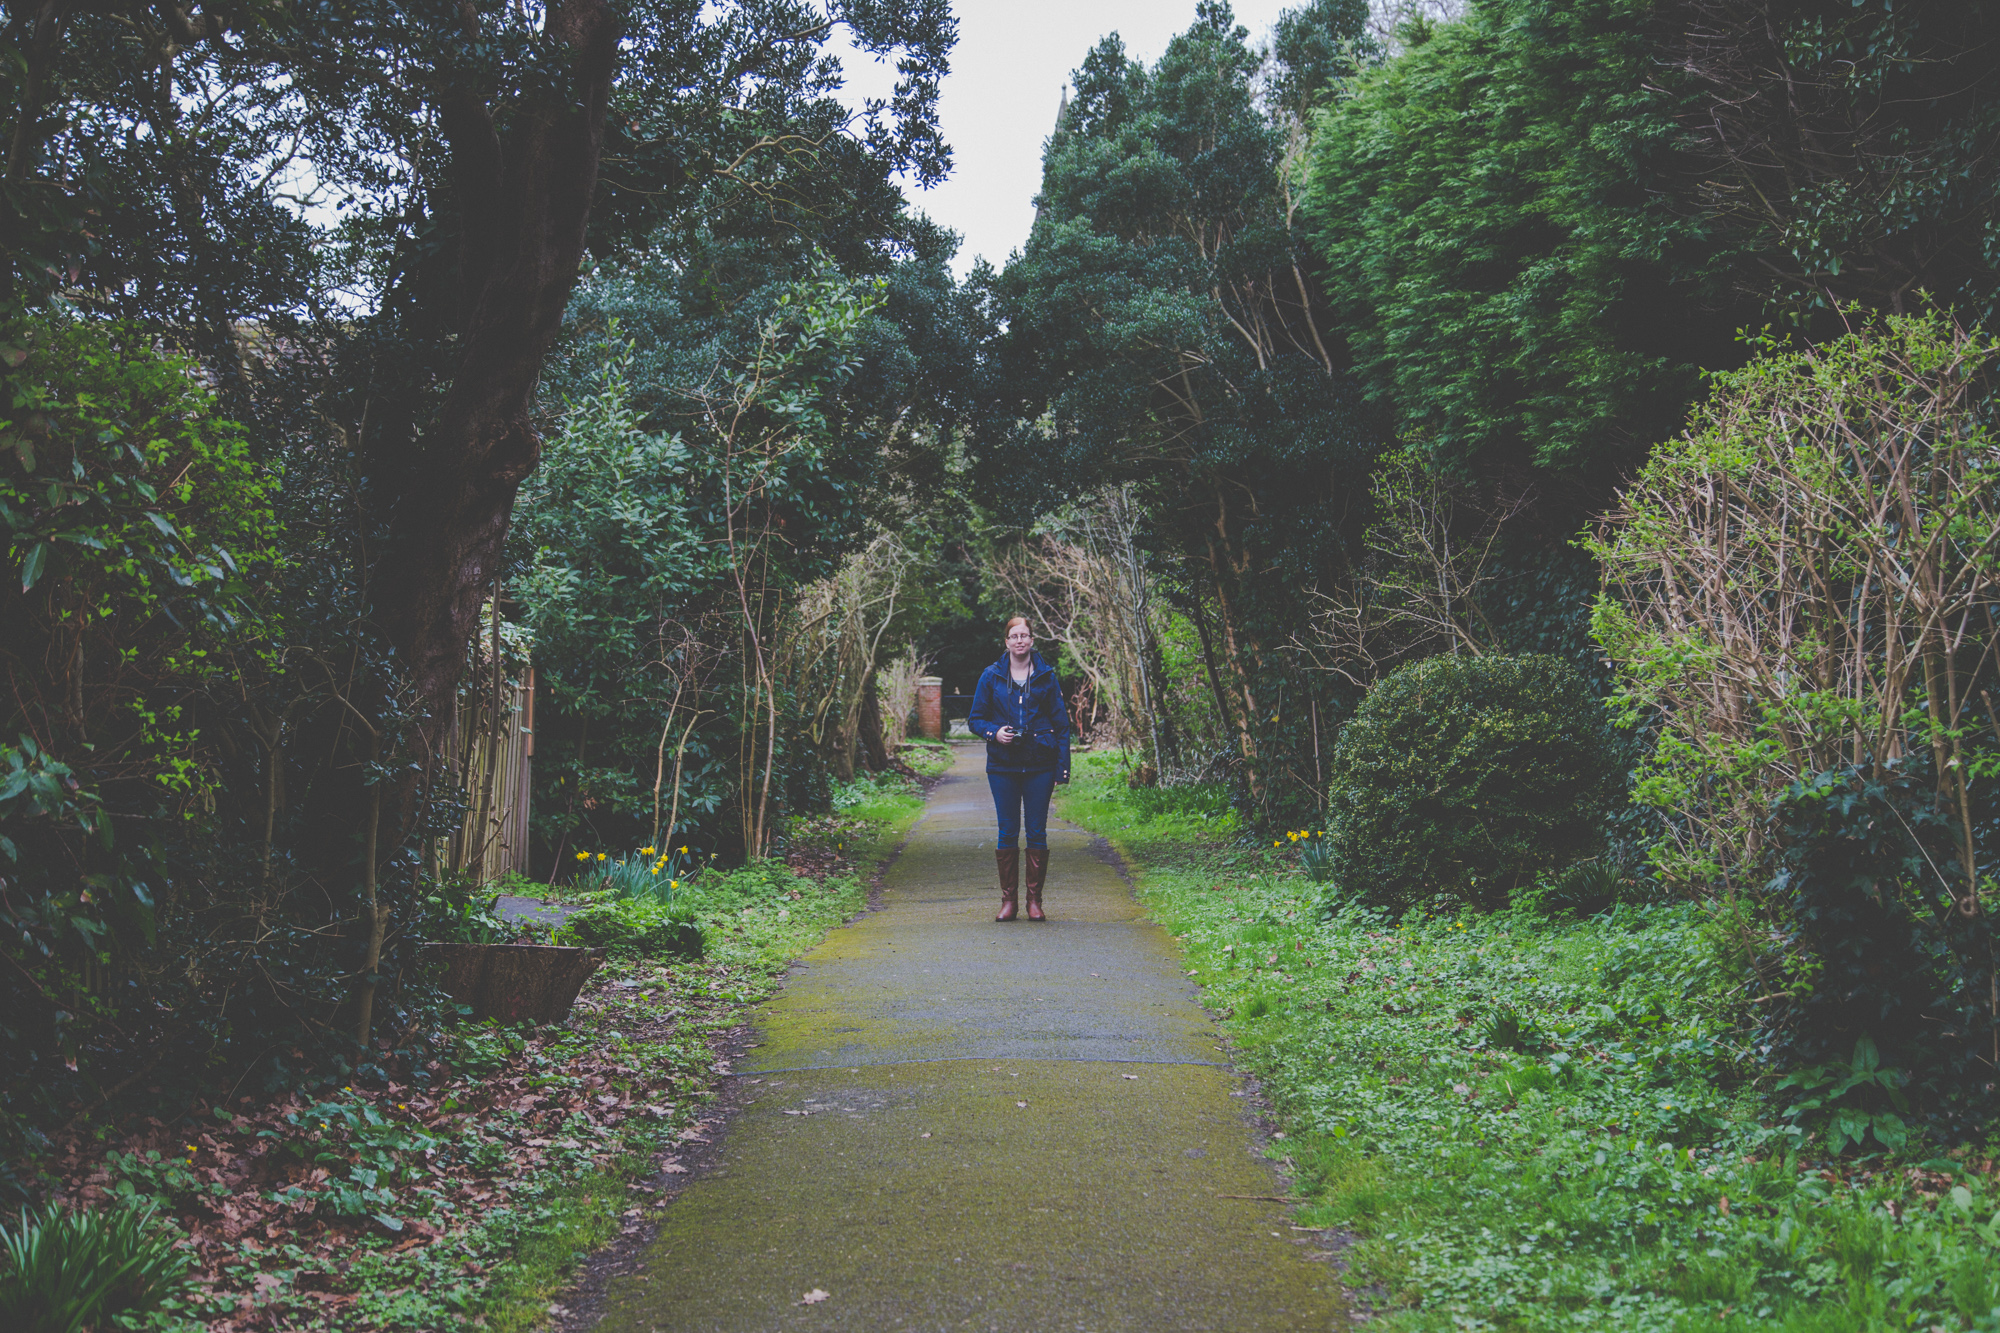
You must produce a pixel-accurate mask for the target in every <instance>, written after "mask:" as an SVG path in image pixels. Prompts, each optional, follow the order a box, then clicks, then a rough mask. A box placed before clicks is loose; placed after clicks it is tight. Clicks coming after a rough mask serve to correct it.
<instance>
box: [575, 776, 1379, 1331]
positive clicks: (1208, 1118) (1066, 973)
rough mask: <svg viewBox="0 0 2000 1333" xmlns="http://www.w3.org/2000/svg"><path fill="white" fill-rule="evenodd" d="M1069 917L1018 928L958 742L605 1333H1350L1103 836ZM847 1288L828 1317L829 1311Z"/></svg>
mask: <svg viewBox="0 0 2000 1333" xmlns="http://www.w3.org/2000/svg"><path fill="white" fill-rule="evenodd" d="M1049 842H1050V856H1051V861H1052V866H1051V871H1050V883H1049V887H1048V890H1047V892H1046V894H1045V903H1046V906H1047V908H1048V911H1049V914H1050V916H1051V917H1052V918H1053V919H1052V920H1051V921H1050V922H1049V923H1047V924H1045V925H1034V924H1030V923H1028V922H1025V921H1019V922H1014V923H1011V924H1008V925H997V924H995V923H994V921H993V909H994V907H995V905H996V901H997V898H996V894H995V892H994V891H993V889H992V888H991V887H990V886H991V884H992V882H993V806H992V801H991V799H990V798H989V797H988V795H987V791H986V778H985V774H984V755H983V749H982V748H980V747H972V746H965V747H960V749H959V752H958V758H957V762H956V764H955V765H954V766H953V768H952V770H951V772H950V774H949V775H948V776H947V777H946V778H945V780H944V781H943V783H942V784H941V785H940V786H939V787H938V788H937V789H936V790H935V791H934V792H933V793H932V796H931V799H930V803H929V808H928V810H927V811H926V813H925V816H924V819H923V821H922V823H920V824H919V825H918V826H917V828H916V831H915V832H914V833H913V834H912V836H911V838H910V842H909V845H908V846H907V847H906V848H905V849H904V851H903V854H902V855H901V856H900V857H899V858H898V859H897V861H896V863H895V864H894V865H893V866H892V867H891V869H890V872H889V875H888V880H887V893H886V895H885V898H884V903H883V907H882V910H880V911H877V912H872V913H869V914H868V915H866V916H864V917H862V918H861V919H860V920H858V921H856V922H854V923H853V924H852V925H849V926H846V927H844V928H842V929H840V930H838V931H835V932H834V933H833V934H832V935H831V936H830V937H829V938H828V939H827V941H826V942H825V943H824V944H823V945H821V946H820V947H819V948H818V949H816V950H814V951H813V952H812V953H811V954H809V955H808V956H807V958H806V960H805V961H804V963H802V964H801V965H800V967H799V969H798V970H797V971H796V972H795V974H794V975H793V977H792V978H791V980H790V981H789V982H788V983H787V985H786V987H785V989H784V991H783V992H781V993H780V994H779V995H778V996H777V997H776V998H775V999H774V1000H773V1001H772V1002H771V1003H770V1005H769V1006H768V1007H767V1009H766V1010H765V1012H764V1015H763V1023H762V1038H761V1040H762V1043H763V1044H762V1045H761V1046H760V1047H759V1048H757V1049H756V1050H754V1051H752V1052H751V1053H750V1055H751V1057H752V1058H751V1059H749V1060H747V1061H744V1062H741V1063H740V1064H739V1067H738V1070H737V1077H738V1078H740V1079H742V1080H743V1087H742V1088H741V1092H742V1099H743V1100H744V1101H745V1102H747V1103H748V1105H747V1106H746V1107H745V1109H744V1110H743V1111H742V1113H741V1114H740V1115H739V1117H738V1118H737V1119H736V1121H735V1123H734V1124H733V1125H732V1126H731V1128H730V1129H729V1131H728V1138H727V1139H726V1140H725V1141H724V1144H723V1147H722V1151H721V1159H720V1165H719V1166H718V1167H716V1168H715V1169H714V1170H712V1171H711V1172H710V1173H709V1174H708V1175H706V1176H705V1177H703V1178H701V1179H699V1180H696V1181H695V1182H694V1183H693V1184H691V1185H689V1186H688V1187H687V1189H686V1190H685V1191H684V1192H683V1193H682V1194H681V1195H680V1197H679V1198H678V1199H677V1200H676V1201H675V1202H674V1203H673V1204H672V1206H671V1207H670V1208H669V1209H668V1210H667V1211H666V1213H665V1214H664V1216H663V1220H662V1227H661V1231H660V1234H659V1238H658V1239H657V1241H655V1243H654V1245H653V1247H652V1248H651V1249H650V1250H649V1251H648V1253H647V1254H646V1257H645V1263H644V1267H643V1270H642V1273H643V1276H641V1277H627V1278H623V1279H619V1280H617V1281H615V1282H614V1283H613V1285H612V1287H611V1289H610V1291H609V1292H608V1293H607V1295H608V1296H609V1298H610V1303H611V1306H612V1313H611V1314H610V1315H609V1316H608V1317H607V1318H606V1319H605V1321H604V1323H603V1324H602V1325H601V1326H600V1327H601V1329H602V1330H604V1333H654V1331H655V1330H658V1331H659V1333H710V1331H711V1330H712V1331H714V1333H724V1331H727V1333H753V1331H755V1333H761V1331H762V1330H779V1329H785V1330H789V1329H838V1330H851V1331H853V1333H863V1331H870V1333H872V1331H873V1330H890V1329H896V1330H905V1329H907V1330H947V1329H950V1330H956V1329H975V1330H1007V1331H1008V1333H1045V1331H1048V1330H1084V1331H1085V1333H1111V1331H1112V1330H1133V1331H1134V1333H1137V1331H1138V1330H1147V1331H1148V1333H1152V1331H1155V1330H1179V1329H1213V1330H1226V1331H1228V1333H1261V1331H1262V1330H1274V1331H1275V1330H1301V1329H1309V1330H1322V1329H1327V1328H1330V1327H1344V1321H1343V1314H1342V1310H1343V1307H1342V1304H1341V1298H1340V1294H1339V1288H1338V1284H1337V1281H1336V1278H1335V1274H1334V1273H1333V1272H1332V1271H1331V1270H1330V1269H1329V1268H1328V1266H1327V1265H1326V1264H1325V1263H1323V1262H1317V1261H1315V1260H1313V1259H1311V1258H1309V1257H1308V1255H1309V1252H1310V1249H1311V1246H1310V1244H1309V1242H1310V1241H1311V1240H1312V1239H1313V1238H1312V1237H1310V1236H1307V1235H1305V1234H1303V1233H1299V1232H1294V1231H1291V1230H1290V1229H1289V1228H1288V1226H1287V1214H1286V1210H1285V1209H1284V1207H1283V1206H1282V1205H1281V1204H1278V1203H1276V1202H1272V1201H1269V1200H1268V1199H1259V1198H1256V1197H1251V1198H1242V1197H1231V1196H1269V1195H1272V1194H1274V1193H1276V1192H1277V1190H1276V1187H1275V1186H1276V1182H1275V1179H1274V1177H1273V1174H1272V1171H1271V1168H1270V1165H1269V1164H1268V1163H1267V1162H1265V1161H1264V1160H1263V1159H1262V1158H1261V1157H1259V1156H1258V1155H1257V1154H1256V1152H1255V1145H1254V1143H1253V1139H1252V1127H1251V1125H1250V1123H1249V1117H1248V1112H1247V1109H1246V1105H1245V1102H1244V1101H1243V1100H1242V1098H1241V1097H1240V1096H1238V1095H1235V1094H1237V1093H1239V1091H1240V1088H1239V1084H1238V1081H1237V1080H1236V1079H1235V1078H1234V1077H1233V1076H1232V1075H1231V1074H1230V1073H1229V1071H1228V1070H1227V1069H1225V1068H1223V1067H1221V1066H1220V1064H1219V1063H1218V1061H1219V1060H1220V1059H1221V1055H1220V1052H1219V1048H1218V1046H1217V1041H1218V1038H1217V1035H1216V1032H1215V1029H1214V1027H1213V1026H1212V1025H1211V1024H1210V1022H1209V1020H1208V1017H1207V1015H1206V1014H1205V1013H1204V1012H1203V1011H1202V1009H1201V1008H1200V1006H1199V1005H1198V1004H1197V1003H1196V1001H1195V994H1194V989H1193V987H1192V985H1191V984H1190V983H1189V982H1188V980H1187V979H1186V977H1184V976H1183V975H1182V974H1181V971H1180V964H1179V956H1178V955H1177V953H1176V952H1175V950H1174V945H1173V942H1172V941H1171V940H1170V939H1168V938H1167V936H1166V934H1165V932H1163V931H1162V930H1161V929H1160V928H1159V927H1158V926H1155V925H1153V924H1152V923H1150V922H1148V921H1147V920H1145V919H1144V917H1143V916H1142V915H1141V913H1140V911H1139V907H1138V905H1137V903H1135V902H1134V901H1133V898H1132V894H1131V892H1130V890H1129V889H1128V888H1127V887H1126V885H1125V883H1124V881H1123V879H1122V878H1121V877H1120V876H1119V874H1118V872H1117V870H1116V869H1115V868H1114V867H1113V866H1112V865H1111V864H1109V863H1108V862H1107V861H1105V860H1101V859H1098V858H1097V857H1094V856H1092V855H1091V853H1090V850H1089V848H1090V843H1091V839H1090V837H1089V836H1088V835H1087V834H1085V833H1084V832H1083V831H1082V830H1080V829H1077V828H1075V827H1074V826H1071V825H1067V824H1061V823H1060V822H1057V823H1055V824H1053V825H1052V827H1051V828H1050V830H1049ZM815 1291H818V1292H825V1293H827V1295H826V1298H825V1299H824V1300H819V1301H814V1302H812V1303H805V1302H803V1301H802V1300H801V1298H802V1296H804V1295H805V1294H806V1293H808V1292H815Z"/></svg>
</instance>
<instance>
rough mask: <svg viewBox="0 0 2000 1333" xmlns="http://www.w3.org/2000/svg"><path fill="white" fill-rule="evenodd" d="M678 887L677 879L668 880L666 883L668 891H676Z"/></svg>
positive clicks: (679, 884)
mask: <svg viewBox="0 0 2000 1333" xmlns="http://www.w3.org/2000/svg"><path fill="white" fill-rule="evenodd" d="M680 886H681V882H680V881H679V880H677V879H670V880H668V881H667V887H668V888H670V889H678V888H679V887H680Z"/></svg>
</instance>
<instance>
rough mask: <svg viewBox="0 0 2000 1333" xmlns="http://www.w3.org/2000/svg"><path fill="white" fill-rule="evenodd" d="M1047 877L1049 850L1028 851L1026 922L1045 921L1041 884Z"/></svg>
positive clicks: (1043, 848) (1039, 848) (1033, 848)
mask: <svg viewBox="0 0 2000 1333" xmlns="http://www.w3.org/2000/svg"><path fill="white" fill-rule="evenodd" d="M1048 877H1049V849H1048V848H1046V847H1030V848H1029V849H1028V920H1030V921H1047V920H1048V918H1047V917H1045V916H1043V915H1042V884H1043V882H1044V881H1045V880H1047V879H1048Z"/></svg>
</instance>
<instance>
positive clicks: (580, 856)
mask: <svg viewBox="0 0 2000 1333" xmlns="http://www.w3.org/2000/svg"><path fill="white" fill-rule="evenodd" d="M576 859H577V860H579V861H588V860H589V859H590V853H589V852H578V853H577V854H576Z"/></svg>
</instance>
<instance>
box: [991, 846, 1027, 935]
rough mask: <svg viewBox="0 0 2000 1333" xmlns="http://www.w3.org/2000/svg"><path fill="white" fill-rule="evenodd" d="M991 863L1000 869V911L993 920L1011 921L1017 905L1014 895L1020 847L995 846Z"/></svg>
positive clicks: (1019, 866) (1018, 875)
mask: <svg viewBox="0 0 2000 1333" xmlns="http://www.w3.org/2000/svg"><path fill="white" fill-rule="evenodd" d="M993 864H994V865H995V866H997V867H999V870H1000V912H999V914H998V915H997V916H995V917H994V918H993V919H994V920H995V921H1012V920H1013V919H1014V913H1015V912H1016V910H1018V909H1017V907H1016V904H1015V898H1014V895H1015V894H1016V893H1018V892H1019V890H1018V889H1017V888H1016V887H1015V885H1017V884H1018V883H1019V882H1020V869H1021V849H1020V848H1018V847H995V848H994V849H993Z"/></svg>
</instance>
